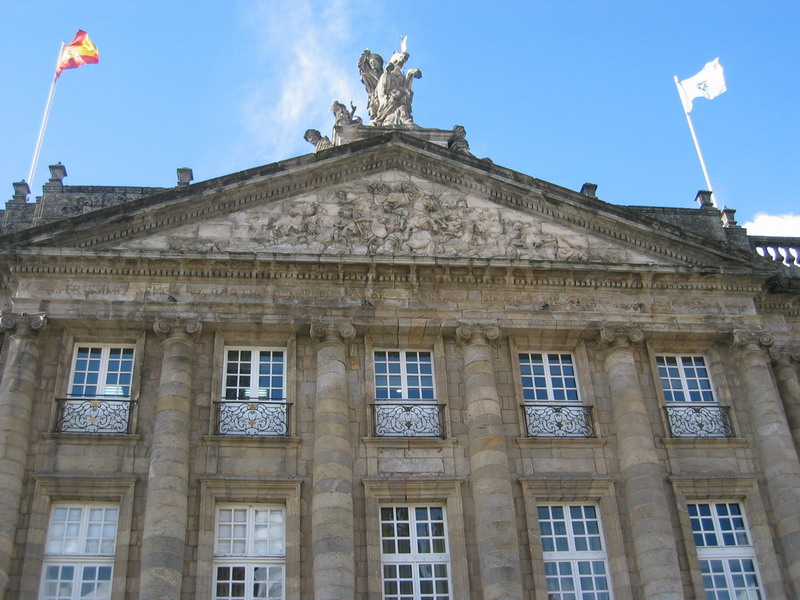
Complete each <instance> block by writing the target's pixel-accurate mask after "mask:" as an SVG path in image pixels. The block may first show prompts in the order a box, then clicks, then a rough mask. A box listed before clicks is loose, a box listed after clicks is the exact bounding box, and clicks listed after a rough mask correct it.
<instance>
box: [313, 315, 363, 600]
mask: <svg viewBox="0 0 800 600" xmlns="http://www.w3.org/2000/svg"><path fill="white" fill-rule="evenodd" d="M354 336H355V329H354V328H353V326H352V325H350V324H349V323H326V324H322V323H315V324H313V325H312V326H311V337H312V338H313V339H315V340H317V346H316V362H317V387H316V395H315V398H314V469H313V474H312V480H313V481H312V497H311V549H312V555H313V574H314V598H315V599H316V600H353V598H354V597H355V538H354V535H355V534H354V531H353V460H354V450H353V441H352V440H353V432H352V431H351V429H350V405H349V402H348V396H349V394H348V390H347V343H348V342H349V341H350V340H351V339H352V338H353V337H354Z"/></svg>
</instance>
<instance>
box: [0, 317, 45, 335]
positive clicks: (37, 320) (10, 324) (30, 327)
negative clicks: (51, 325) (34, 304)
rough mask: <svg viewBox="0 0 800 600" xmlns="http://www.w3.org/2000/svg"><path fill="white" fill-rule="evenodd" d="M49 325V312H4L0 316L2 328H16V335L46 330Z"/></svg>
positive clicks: (7, 329)
mask: <svg viewBox="0 0 800 600" xmlns="http://www.w3.org/2000/svg"><path fill="white" fill-rule="evenodd" d="M46 326H47V313H43V312H42V313H21V314H17V313H3V315H2V316H0V329H2V330H3V331H11V330H14V334H16V335H31V334H32V333H35V332H38V331H44V328H45V327H46Z"/></svg>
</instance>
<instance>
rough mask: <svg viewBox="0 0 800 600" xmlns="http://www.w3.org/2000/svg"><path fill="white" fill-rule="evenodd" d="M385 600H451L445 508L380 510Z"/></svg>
mask: <svg viewBox="0 0 800 600" xmlns="http://www.w3.org/2000/svg"><path fill="white" fill-rule="evenodd" d="M380 526H381V571H382V580H383V598H384V599H385V600H450V587H451V586H450V553H449V551H448V546H447V522H446V519H445V510H444V507H443V506H418V505H403V506H395V505H384V506H381V509H380Z"/></svg>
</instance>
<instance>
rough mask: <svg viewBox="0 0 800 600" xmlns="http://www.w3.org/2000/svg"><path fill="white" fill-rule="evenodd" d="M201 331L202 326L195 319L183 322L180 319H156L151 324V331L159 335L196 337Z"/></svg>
mask: <svg viewBox="0 0 800 600" xmlns="http://www.w3.org/2000/svg"><path fill="white" fill-rule="evenodd" d="M202 330H203V324H202V323H201V322H200V321H197V320H195V319H192V320H189V321H184V320H182V319H157V320H156V322H155V323H153V331H155V332H156V333H157V334H159V335H174V334H177V335H188V336H197V335H200V332H201V331H202Z"/></svg>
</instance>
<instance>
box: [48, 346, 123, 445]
mask: <svg viewBox="0 0 800 600" xmlns="http://www.w3.org/2000/svg"><path fill="white" fill-rule="evenodd" d="M133 357H134V348H133V346H110V345H96V346H88V345H86V346H85V345H78V346H76V347H75V355H74V358H73V361H72V372H71V375H70V386H69V394H68V397H67V398H64V399H59V400H58V402H59V404H60V418H59V422H58V425H57V429H58V430H59V431H68V432H80V433H127V432H128V430H129V427H130V407H131V384H132V379H133Z"/></svg>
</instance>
